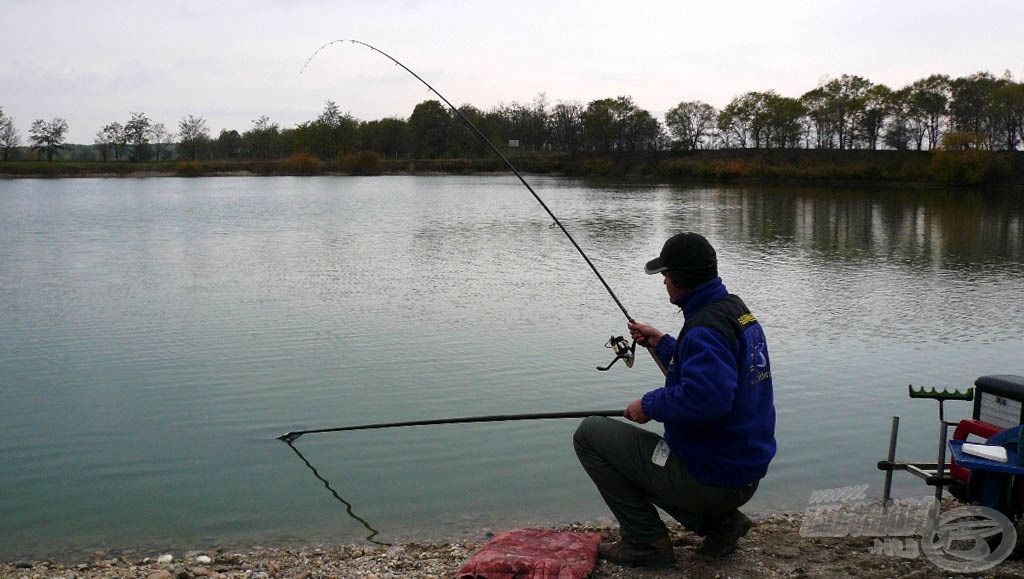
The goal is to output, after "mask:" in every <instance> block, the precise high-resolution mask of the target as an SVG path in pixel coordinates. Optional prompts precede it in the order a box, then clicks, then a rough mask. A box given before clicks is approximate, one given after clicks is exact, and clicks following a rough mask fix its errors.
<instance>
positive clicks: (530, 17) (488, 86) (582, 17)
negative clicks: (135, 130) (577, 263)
mask: <svg viewBox="0 0 1024 579" xmlns="http://www.w3.org/2000/svg"><path fill="white" fill-rule="evenodd" d="M1022 38H1024V1H1022V0H928V1H925V0H915V1H910V0H858V1H838V0H803V1H796V0H706V1H702V2H694V1H690V0H666V1H661V0H658V1H644V0H632V1H627V0H615V1H606V0H588V1H579V2H563V1H559V0H546V1H534V0H509V1H505V2H494V1H490V0H478V1H466V2H456V1H453V0H430V1H425V0H424V1H419V0H404V1H401V0H399V1H385V0H332V1H328V0H288V1H273V0H254V1H250V2H243V1H236V0H225V1H218V0H197V1H191V0H188V1H174V0H166V1H163V2H150V1H148V0H134V1H131V2H128V1H119V0H117V1H115V0H108V1H104V0H91V1H84V0H81V1H79V0H74V1H71V0H24V1H23V0H0V42H2V46H3V48H4V50H3V56H2V57H0V107H3V110H4V112H5V113H6V114H7V115H8V116H10V117H13V118H14V119H15V122H16V124H17V126H18V128H19V130H20V131H21V133H22V136H23V141H27V137H28V128H29V126H30V125H31V123H32V121H33V120H35V119H46V120H49V119H52V118H54V117H63V118H65V119H67V120H68V123H69V124H70V134H69V139H68V141H69V142H73V143H87V144H88V143H92V142H93V138H94V135H95V134H96V132H97V131H98V130H99V129H100V128H101V127H102V126H103V125H105V124H107V123H110V122H113V121H117V122H120V123H122V124H123V123H125V122H126V121H128V120H129V119H130V117H131V113H132V112H141V113H145V114H146V115H147V116H148V117H149V118H150V119H152V120H153V121H156V122H161V123H164V124H165V125H166V127H167V128H168V130H170V131H172V132H175V131H177V125H178V121H179V120H181V118H182V117H184V116H185V115H188V114H192V115H199V116H202V117H204V118H205V119H206V121H207V125H208V126H209V128H210V132H211V136H213V137H214V138H216V136H217V135H218V134H219V133H220V131H221V129H225V128H226V129H236V130H238V131H239V132H244V131H245V130H248V129H249V128H251V127H252V121H253V120H254V119H256V118H258V117H260V116H261V115H267V116H269V117H270V119H271V121H273V122H276V123H278V124H280V125H281V126H282V127H283V128H287V127H293V126H295V125H296V124H297V123H300V122H303V121H307V120H311V119H313V118H315V117H316V116H317V115H318V114H319V113H320V111H322V110H323V108H324V104H325V102H326V101H327V100H333V101H335V102H336V103H338V106H339V107H340V108H341V109H342V110H343V111H346V112H348V113H350V114H352V115H353V116H354V117H356V118H358V119H361V120H373V119H380V118H384V117H389V116H391V117H401V118H407V117H408V116H409V114H410V113H411V112H412V109H413V107H414V106H415V105H416V104H417V103H419V102H421V101H423V100H426V99H429V98H433V96H432V95H431V94H430V93H429V92H427V90H426V89H425V88H424V87H423V86H422V85H420V84H419V83H418V82H417V81H416V80H415V79H413V78H412V77H411V76H409V75H408V74H407V73H405V72H404V71H402V70H401V69H400V68H398V67H396V66H394V65H393V64H391V63H390V62H389V61H388V60H386V59H385V58H384V57H382V56H380V55H378V54H376V53H374V52H372V51H370V50H368V49H366V48H363V47H361V46H358V45H354V44H350V43H344V44H336V45H333V46H331V47H329V48H328V49H326V50H324V51H323V52H321V53H320V54H319V55H318V56H317V57H316V58H315V59H314V60H313V61H312V62H311V63H310V65H309V67H308V68H307V69H306V70H305V72H304V73H302V74H301V75H300V70H301V69H302V66H303V64H304V63H305V62H306V59H307V58H308V57H309V56H310V55H311V54H312V53H313V52H314V51H315V50H316V49H317V48H318V47H320V46H321V45H323V44H324V43H326V42H329V41H332V40H337V39H358V40H361V41H364V42H367V43H369V44H372V45H374V46H376V47H377V48H379V49H381V50H383V51H385V52H388V53H390V54H391V55H392V56H394V57H395V58H397V59H398V60H400V61H402V62H403V63H404V64H405V65H406V66H408V67H409V68H411V69H413V70H414V71H416V72H417V73H419V75H420V76H422V77H423V78H424V79H425V80H426V81H427V82H429V83H431V84H432V85H433V86H434V88H436V89H438V90H439V91H441V93H442V94H444V95H445V96H446V97H447V98H448V99H449V100H450V101H452V102H453V103H454V104H456V105H461V104H465V103H469V104H472V105H474V106H476V107H478V108H481V109H484V110H487V109H490V108H491V107H494V106H496V105H499V104H502V103H504V104H510V103H512V102H519V103H529V102H531V101H533V100H534V98H535V97H536V96H537V95H538V93H545V94H546V96H547V99H548V101H549V102H551V103H552V104H554V103H557V102H559V101H578V102H580V103H581V104H584V105H585V104H586V103H587V102H589V101H591V100H595V99H599V98H608V97H615V96H620V95H627V96H631V97H632V98H633V100H634V102H635V103H636V104H637V106H639V107H641V108H643V109H646V110H648V111H650V112H651V113H652V114H654V115H656V116H658V117H661V115H663V114H664V112H665V111H666V110H668V109H669V108H671V107H673V106H675V105H676V104H678V103H680V102H682V101H689V100H701V101H704V102H707V103H709V104H711V105H714V106H715V107H716V108H721V107H722V106H724V105H726V104H728V102H729V101H730V100H731V99H732V98H733V97H735V96H737V95H740V94H742V93H744V92H747V91H764V90H769V89H774V90H776V91H777V92H779V93H780V94H782V95H783V96H790V97H799V96H800V95H801V94H803V93H804V92H806V91H808V90H811V89H813V88H814V87H816V86H818V85H819V84H820V83H821V82H822V81H824V80H827V79H829V78H834V77H838V76H840V75H842V74H853V75H859V76H862V77H865V78H867V79H869V80H871V81H872V82H875V83H883V84H886V85H888V86H890V87H891V88H899V87H902V86H904V85H907V84H909V83H911V82H913V81H915V80H918V79H920V78H923V77H926V76H928V75H930V74H935V73H941V74H948V75H950V76H953V77H957V76H964V75H968V74H973V73H975V72H978V71H989V72H991V73H993V74H995V75H997V76H1001V75H1002V74H1003V73H1004V72H1005V71H1007V70H1009V71H1010V73H1011V74H1012V75H1013V77H1014V78H1015V79H1016V80H1021V79H1022V77H1024V42H1022V40H1021V39H1022Z"/></svg>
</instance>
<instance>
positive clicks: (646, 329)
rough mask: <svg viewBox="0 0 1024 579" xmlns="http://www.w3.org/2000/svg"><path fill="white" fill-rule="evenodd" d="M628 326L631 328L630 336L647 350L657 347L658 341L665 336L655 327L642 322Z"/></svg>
mask: <svg viewBox="0 0 1024 579" xmlns="http://www.w3.org/2000/svg"><path fill="white" fill-rule="evenodd" d="M626 326H627V327H628V328H629V335H631V336H633V339H634V340H636V343H637V344H640V345H641V346H644V347H647V348H654V347H656V346H657V345H658V341H659V340H661V337H662V336H664V335H665V334H664V332H662V331H660V330H658V329H657V328H655V327H654V326H651V325H649V324H644V323H641V322H629V323H628V324H626Z"/></svg>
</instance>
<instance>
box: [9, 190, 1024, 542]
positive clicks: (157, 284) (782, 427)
mask: <svg viewBox="0 0 1024 579" xmlns="http://www.w3.org/2000/svg"><path fill="white" fill-rule="evenodd" d="M530 181H531V184H533V185H534V187H535V188H536V189H537V190H538V192H539V193H540V195H541V196H542V197H543V198H544V199H545V201H547V202H548V204H549V205H550V206H551V208H552V210H553V211H554V212H555V213H556V214H557V215H558V216H559V217H560V218H561V219H562V220H563V222H564V223H565V225H566V227H567V228H568V229H569V230H570V231H571V232H572V233H573V235H574V236H575V237H576V239H577V241H578V242H579V243H580V245H581V246H582V247H583V248H584V251H586V252H587V254H588V256H589V257H590V258H591V259H592V261H593V262H594V263H595V265H596V266H597V267H598V269H599V270H600V271H601V273H602V275H604V276H605V278H606V280H607V281H608V283H609V284H610V285H611V287H612V288H613V289H614V290H615V292H616V294H618V296H619V297H620V299H621V300H622V301H623V303H624V305H625V306H626V307H627V309H628V310H629V313H630V314H631V315H632V316H634V317H635V318H637V319H640V320H644V321H648V322H651V323H653V324H655V325H657V326H659V327H661V328H662V329H664V330H669V331H672V332H675V331H677V330H678V328H679V326H680V325H681V321H682V320H681V316H680V315H679V314H678V312H677V311H675V308H673V307H672V306H670V305H669V304H668V303H667V302H666V296H665V294H664V288H663V286H662V284H661V281H660V278H655V277H650V276H646V275H644V274H643V271H642V266H643V263H644V262H645V261H646V260H647V259H649V258H650V257H652V256H653V255H655V254H657V252H658V250H659V249H660V245H661V242H662V241H663V240H664V239H665V238H666V237H667V236H668V235H670V234H672V233H674V232H677V231H680V230H695V231H700V232H703V233H704V234H706V235H707V236H708V237H709V238H710V239H711V241H712V242H713V243H714V244H715V245H716V246H717V247H718V250H719V256H720V262H721V273H722V275H723V278H724V280H725V282H726V284H727V286H728V287H729V288H730V289H731V290H732V291H734V292H736V293H739V294H740V295H742V296H743V297H744V299H745V300H746V301H747V303H748V304H749V305H750V307H751V309H752V310H753V311H754V312H755V314H757V316H758V318H759V319H760V320H761V321H762V323H763V324H764V326H765V328H766V331H767V333H768V336H769V340H770V343H771V348H772V355H773V366H774V367H775V385H776V398H777V406H778V411H779V424H778V440H779V454H778V457H777V459H776V460H775V462H774V463H773V466H772V469H771V471H770V473H769V476H768V478H767V479H766V480H765V481H764V482H763V483H762V485H761V489H760V491H759V493H758V495H757V496H756V497H755V498H754V500H753V502H752V503H751V505H750V507H749V508H750V510H751V511H753V512H758V511H762V512H763V511H767V510H770V509H798V510H802V509H803V508H804V505H805V504H806V502H807V498H808V496H809V494H810V492H811V491H812V490H816V489H821V488H831V487H837V486H845V485H855V484H864V483H870V484H871V489H870V490H869V493H870V494H879V493H880V487H881V482H882V476H881V473H880V472H879V471H877V470H875V467H874V465H875V463H876V462H877V461H878V460H879V459H881V458H883V457H884V454H885V451H886V448H887V441H888V428H889V423H890V420H891V416H893V415H901V416H902V418H903V424H902V435H901V446H900V454H901V457H902V458H915V459H920V460H926V459H932V458H933V457H934V454H935V435H936V429H937V408H936V406H937V405H936V404H934V403H932V402H930V401H910V400H909V399H908V398H907V394H906V388H907V385H908V384H914V385H915V386H918V385H920V386H928V387H931V386H938V387H940V388H941V387H944V386H946V387H949V386H956V387H960V388H964V387H968V386H970V385H971V384H972V383H973V381H974V379H975V378H976V377H977V376H980V375H984V374H1024V357H1022V352H1024V338H1022V336H1021V331H1020V328H1021V327H1022V326H1024V300H1022V299H1021V295H1022V290H1024V210H1022V203H1021V202H1020V201H1019V200H1017V201H1011V200H1007V199H1004V198H999V197H988V196H983V195H980V194H976V193H970V192H956V193H951V192H943V191H919V192H912V191H901V190H884V191H882V190H872V191H857V190H824V189H796V188H772V189H767V188H759V187H740V188H720V187H711V188H699V187H698V188H693V187H674V186H654V185H614V186H613V185H607V184H601V185H595V184H586V183H583V182H580V181H574V180H565V179H557V178H536V179H533V178H531V179H530ZM624 320H625V318H624V316H623V315H622V312H621V311H619V310H618V308H617V307H616V306H615V304H614V302H613V301H612V300H611V299H610V298H609V297H608V295H607V293H605V291H604V289H603V287H602V286H601V285H600V283H599V282H598V281H597V278H596V277H595V276H594V275H593V273H592V272H590V271H589V269H588V268H587V267H586V265H585V263H584V262H583V261H582V259H581V258H580V256H579V255H578V254H577V253H575V250H574V249H573V248H572V246H571V244H570V243H569V242H568V241H567V240H566V239H565V237H564V235H563V234H562V233H561V231H559V230H558V229H557V228H554V227H552V226H551V221H550V219H549V217H548V216H547V214H546V213H544V212H543V210H542V209H541V208H540V206H539V205H538V204H537V203H536V202H535V201H534V200H533V198H532V197H531V196H530V195H529V192H528V191H526V189H525V188H523V187H522V185H521V184H519V183H518V181H516V180H515V179H514V178H511V177H378V178H331V177H325V178H216V179H190V180H186V179H149V180H129V179H124V180H108V179H95V180H93V179H80V180H77V179H76V180H15V181H2V182H0V513H2V516H0V558H3V559H11V558H19V557H31V556H42V555H53V554H55V553H60V552H66V551H69V550H75V549H97V548H104V547H118V548H120V547H130V548H138V549H147V548H155V547H156V546H160V548H162V549H167V548H171V547H180V548H184V549H188V548H199V547H201V546H205V545H209V544H231V543H251V542H256V543H262V544H267V543H275V542H285V541H292V540H300V541H315V540H360V539H362V538H364V537H366V536H367V535H368V530H367V529H366V527H365V526H364V524H363V523H364V522H365V523H366V524H367V525H369V526H371V527H372V528H373V529H374V530H377V531H379V533H380V534H379V535H377V536H376V539H378V540H385V541H390V540H396V539H403V538H416V537H436V536H454V535H459V534H462V533H465V534H468V535H470V536H479V534H480V533H481V529H484V528H490V529H493V530H500V529H504V528H510V527H513V526H518V525H523V524H544V523H557V522H565V521H571V520H587V519H594V518H596V517H599V516H606V515H607V512H606V510H605V508H604V506H603V504H602V503H601V501H600V498H599V497H598V495H597V493H596V492H595V491H594V490H593V488H592V485H591V483H590V481H589V480H588V479H587V478H586V475H585V474H584V473H583V472H582V469H581V468H580V467H579V466H578V464H577V461H576V458H575V455H574V454H573V452H572V447H571V440H570V439H571V435H572V431H573V429H574V428H575V426H576V424H577V421H575V420H557V421H530V422H506V423H490V424H469V425H451V426H430V427H421V428H411V429H394V430H371V431H361V432H351V433H340V434H319V435H309V436H306V437H303V438H302V439H300V440H299V441H297V442H296V444H295V447H296V449H297V450H299V451H301V453H302V457H304V458H305V459H306V460H308V461H309V463H310V464H311V465H312V466H313V467H314V468H316V470H317V473H316V474H314V473H313V472H312V471H311V470H310V468H308V467H307V466H306V464H305V463H304V462H303V461H302V460H301V458H302V457H300V456H298V455H297V454H296V453H294V452H292V450H291V449H289V447H288V446H287V445H285V444H284V443H282V442H280V441H277V440H275V437H276V436H277V435H279V434H282V433H283V432H286V431H289V430H296V429H301V428H320V427H332V426H342V425H350V424H362V423H373V422H387V421H400V420H415V419H421V418H443V417H451V416H470V415H480V414H509V413H530V412H555V411H563V410H582V409H605V408H618V407H624V406H625V404H627V403H628V402H629V401H630V400H632V399H634V398H636V397H638V396H639V395H641V394H642V393H643V392H645V391H646V390H647V389H649V388H650V387H652V385H654V384H656V383H657V382H658V379H659V376H660V375H659V373H658V370H657V368H656V367H655V365H654V364H653V363H652V362H651V361H650V360H648V359H645V358H643V357H641V358H639V359H638V362H637V364H636V366H635V367H634V368H633V369H631V370H627V369H626V368H625V367H623V366H622V365H621V364H618V365H616V366H615V367H614V368H613V371H610V372H607V373H600V372H597V371H595V370H594V367H595V366H597V365H604V364H606V363H608V362H609V361H610V360H611V354H610V350H606V349H604V348H603V347H602V345H603V344H604V342H605V341H606V340H607V339H608V336H609V335H611V334H612V333H615V334H621V333H624V332H625V327H624V325H625V324H624ZM969 412H970V410H969V407H968V405H964V404H961V405H960V406H957V405H956V403H951V404H950V405H949V407H948V408H947V413H948V415H949V416H954V417H955V416H962V415H967V414H969ZM653 427H654V426H653V425H652V428H653ZM317 475H319V477H321V478H322V479H323V480H326V481H329V483H330V485H331V488H332V489H333V490H334V491H336V492H337V493H338V496H340V497H342V498H343V499H344V500H345V501H347V502H348V503H349V504H350V505H351V508H352V513H353V514H354V515H355V516H356V517H359V519H362V522H361V521H360V520H358V519H357V518H355V517H353V516H350V515H349V514H348V512H347V511H346V506H345V504H343V503H342V502H339V501H338V500H337V499H336V498H335V496H333V495H332V493H331V492H330V490H329V489H328V488H325V485H324V482H323V481H322V480H321V478H318V476H317ZM896 482H897V486H896V491H897V493H898V494H901V495H903V496H911V495H912V496H923V495H924V494H926V493H927V492H928V491H926V490H925V489H924V487H923V485H920V483H919V482H918V481H917V479H913V478H912V477H909V476H905V478H900V476H899V475H897V480H896Z"/></svg>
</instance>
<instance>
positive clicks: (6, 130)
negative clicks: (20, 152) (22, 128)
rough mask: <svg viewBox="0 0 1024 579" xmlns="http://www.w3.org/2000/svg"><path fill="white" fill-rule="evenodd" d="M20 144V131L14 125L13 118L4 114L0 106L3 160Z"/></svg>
mask: <svg viewBox="0 0 1024 579" xmlns="http://www.w3.org/2000/svg"><path fill="white" fill-rule="evenodd" d="M19 146H21V133H19V132H18V129H17V127H15V126H14V118H12V117H9V116H7V115H5V114H4V109H3V107H0V148H2V149H3V159H4V161H9V160H10V159H11V153H12V152H13V151H14V150H15V149H17V148H18V147H19Z"/></svg>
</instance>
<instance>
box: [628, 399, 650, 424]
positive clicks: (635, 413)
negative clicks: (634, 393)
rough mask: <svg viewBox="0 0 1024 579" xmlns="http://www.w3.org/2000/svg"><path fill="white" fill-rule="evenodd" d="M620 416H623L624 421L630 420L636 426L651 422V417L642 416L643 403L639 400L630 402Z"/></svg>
mask: <svg viewBox="0 0 1024 579" xmlns="http://www.w3.org/2000/svg"><path fill="white" fill-rule="evenodd" d="M622 416H624V417H625V418H626V420H632V421H633V422H636V423H637V424H643V423H645V422H650V421H651V417H650V416H647V415H646V414H644V407H643V402H642V401H641V400H634V401H632V402H630V403H629V406H627V407H626V411H625V412H624V413H623V414H622Z"/></svg>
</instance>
